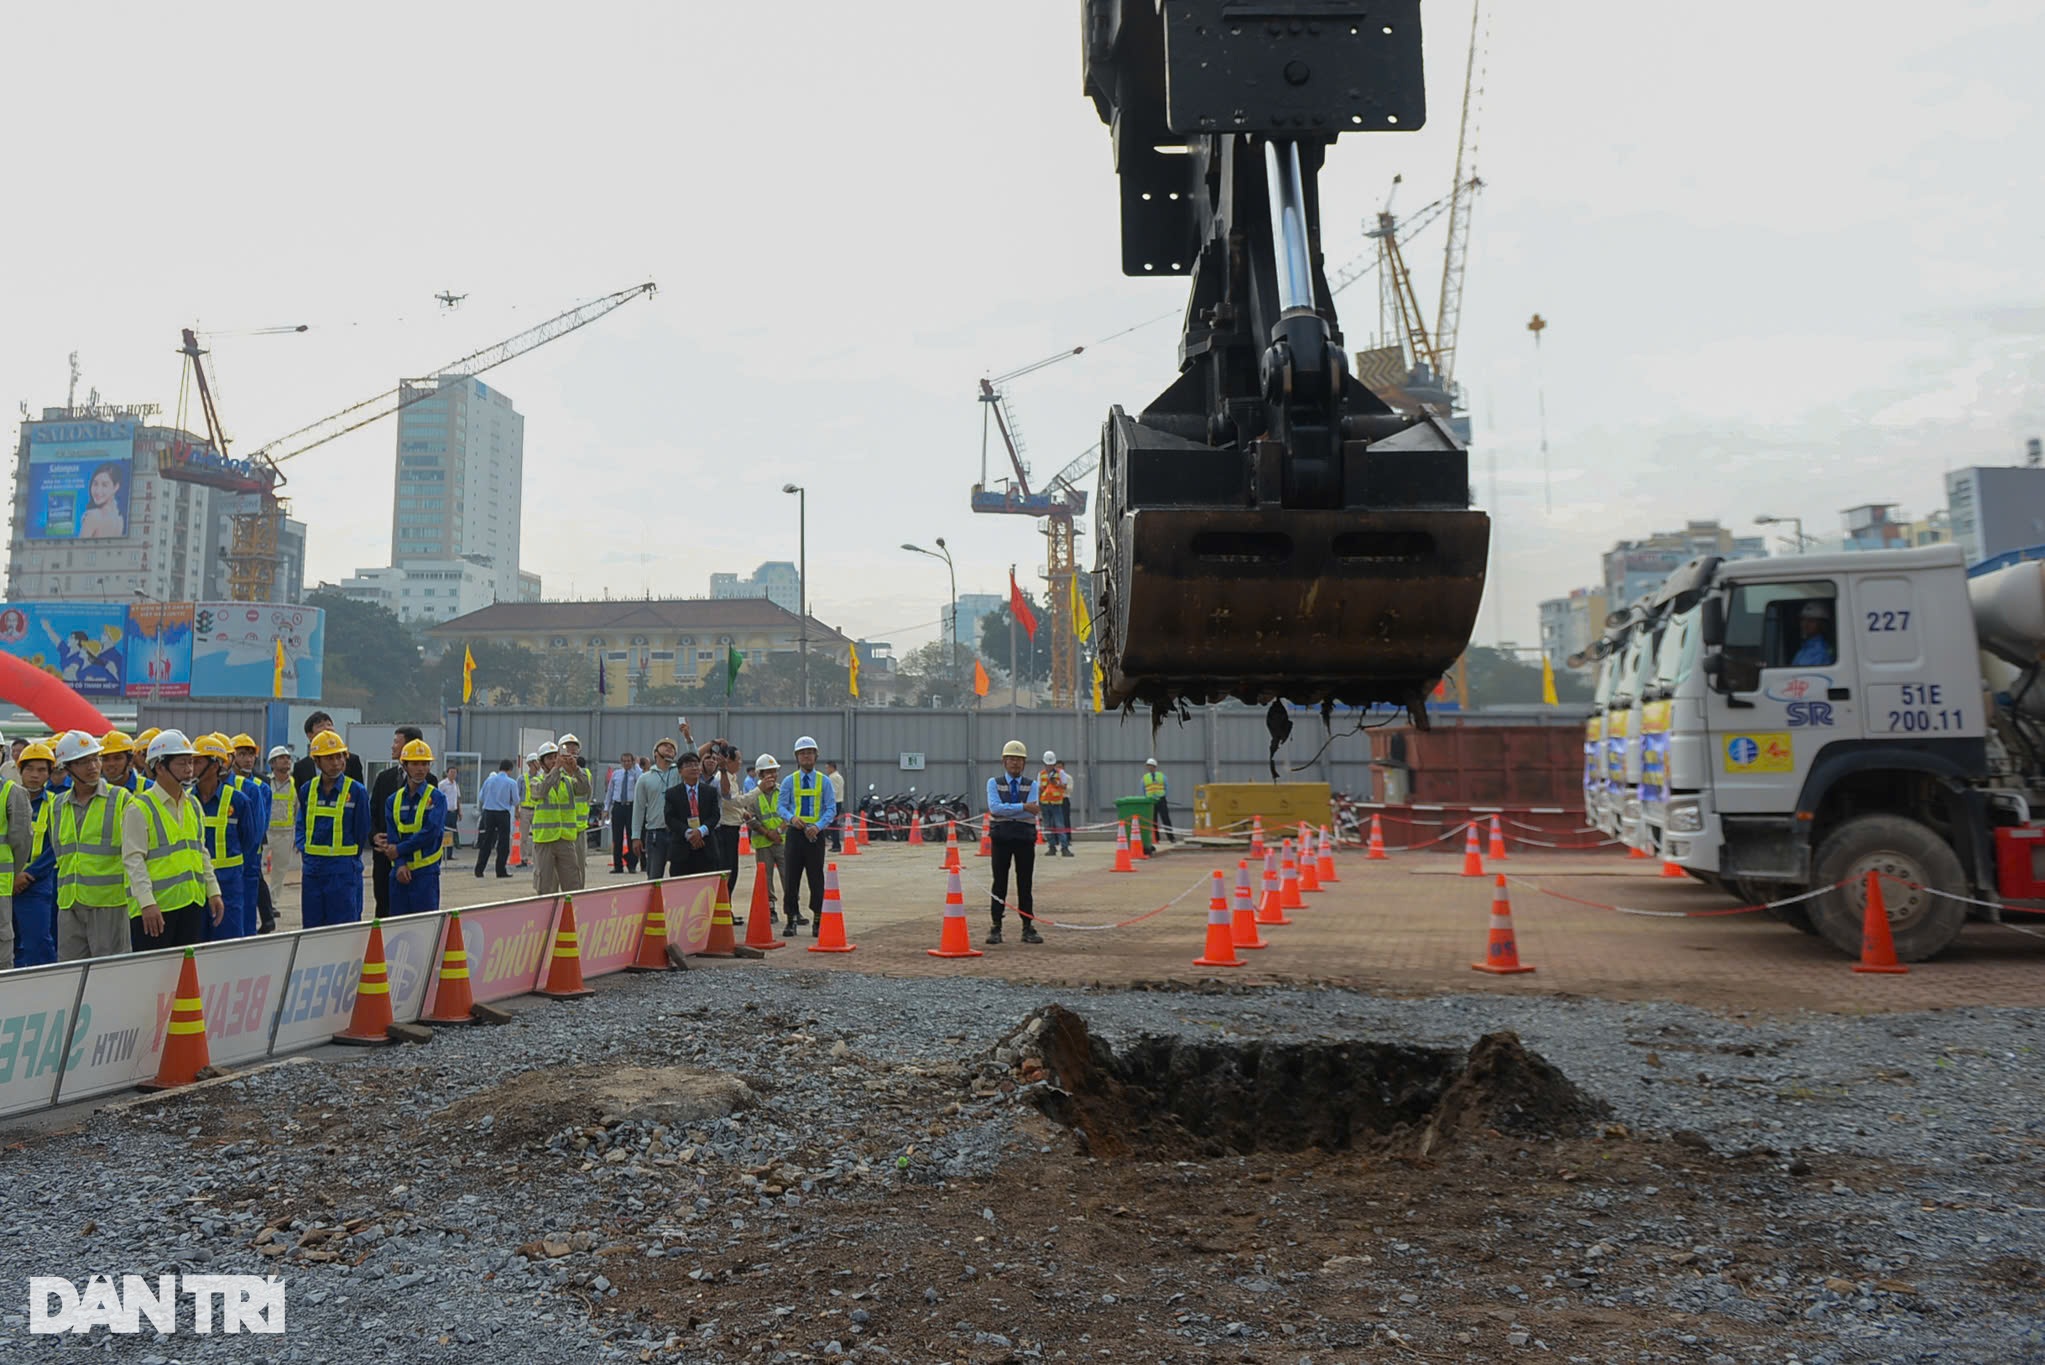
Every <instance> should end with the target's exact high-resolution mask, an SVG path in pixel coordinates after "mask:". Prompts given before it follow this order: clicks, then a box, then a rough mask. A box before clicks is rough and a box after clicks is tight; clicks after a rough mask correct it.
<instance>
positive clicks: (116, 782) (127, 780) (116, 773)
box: [99, 730, 149, 796]
mask: <svg viewBox="0 0 2045 1365" xmlns="http://www.w3.org/2000/svg"><path fill="white" fill-rule="evenodd" d="M99 780H100V781H102V782H104V783H106V784H107V785H108V786H109V787H119V788H120V789H121V790H122V791H124V792H126V793H128V795H130V796H135V795H138V794H139V793H140V792H141V790H142V789H143V788H144V787H146V786H148V785H149V779H148V778H146V777H144V776H143V775H142V770H141V768H140V767H139V766H137V764H136V762H135V741H134V740H132V739H130V738H129V737H128V736H126V735H124V734H122V733H121V732H120V731H119V730H109V731H107V732H106V733H105V734H104V735H101V736H100V740H99Z"/></svg>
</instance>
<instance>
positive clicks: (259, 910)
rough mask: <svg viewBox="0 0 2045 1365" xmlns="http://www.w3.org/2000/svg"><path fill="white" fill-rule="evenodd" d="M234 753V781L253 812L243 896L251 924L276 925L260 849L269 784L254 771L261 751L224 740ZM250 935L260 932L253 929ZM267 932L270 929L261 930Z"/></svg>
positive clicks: (266, 828)
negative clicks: (253, 828)
mask: <svg viewBox="0 0 2045 1365" xmlns="http://www.w3.org/2000/svg"><path fill="white" fill-rule="evenodd" d="M227 743H228V745H229V747H230V748H232V749H233V750H234V780H235V781H237V782H239V783H240V784H241V790H242V795H244V796H246V797H248V799H249V801H250V803H251V804H252V805H253V807H254V809H255V813H256V843H255V847H253V848H251V849H249V850H248V851H247V853H248V861H247V862H246V863H244V864H243V865H242V870H241V871H242V876H243V878H244V879H245V880H246V881H247V882H248V889H247V891H246V892H244V893H243V894H245V895H246V896H247V897H248V901H247V903H248V906H249V908H250V911H251V913H252V914H253V915H254V919H253V920H251V921H250V923H251V924H252V925H269V926H271V928H275V927H276V924H277V910H276V907H274V906H272V905H271V904H270V887H269V883H268V882H266V881H265V880H264V879H263V850H264V848H265V847H266V846H267V845H268V844H269V842H270V784H269V783H268V782H265V781H264V780H263V778H262V775H261V774H259V773H258V772H257V771H256V760H257V759H259V758H261V757H262V753H263V751H262V749H261V748H259V747H258V746H257V744H256V742H255V740H253V739H251V738H250V737H249V736H247V735H236V736H235V737H234V738H233V739H231V740H229V741H227ZM249 932H250V933H257V932H259V930H258V928H255V927H252V928H251V929H250V930H249ZM260 932H264V933H267V932H269V930H260Z"/></svg>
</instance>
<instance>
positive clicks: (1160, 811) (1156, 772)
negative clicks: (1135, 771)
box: [1143, 758, 1179, 844]
mask: <svg viewBox="0 0 2045 1365" xmlns="http://www.w3.org/2000/svg"><path fill="white" fill-rule="evenodd" d="M1143 794H1144V795H1145V796H1147V797H1149V798H1150V799H1151V800H1152V801H1154V802H1156V803H1157V805H1156V810H1157V817H1156V819H1157V828H1158V830H1159V832H1160V833H1162V834H1164V835H1165V837H1167V838H1169V839H1170V840H1171V841H1172V842H1173V843H1175V844H1176V843H1177V842H1179V835H1178V831H1176V830H1174V829H1173V828H1172V808H1171V807H1170V806H1168V805H1166V804H1165V775H1164V770H1163V769H1162V768H1160V767H1158V766H1157V760H1156V759H1154V758H1146V759H1144V760H1143Z"/></svg>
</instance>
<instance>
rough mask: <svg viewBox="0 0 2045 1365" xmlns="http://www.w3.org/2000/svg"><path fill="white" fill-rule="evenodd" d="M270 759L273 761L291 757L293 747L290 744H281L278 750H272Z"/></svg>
mask: <svg viewBox="0 0 2045 1365" xmlns="http://www.w3.org/2000/svg"><path fill="white" fill-rule="evenodd" d="M270 757H271V758H272V759H279V758H289V757H291V746H290V745H289V744H279V745H278V746H277V747H276V748H274V749H272V750H270Z"/></svg>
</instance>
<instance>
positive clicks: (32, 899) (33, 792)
mask: <svg viewBox="0 0 2045 1365" xmlns="http://www.w3.org/2000/svg"><path fill="white" fill-rule="evenodd" d="M55 766H56V763H55V761H54V759H53V758H52V756H51V754H50V746H49V745H47V744H44V743H43V742H41V741H40V740H38V741H36V742H35V743H33V744H27V745H23V746H22V750H21V758H20V760H19V762H18V763H17V764H16V769H17V771H18V773H19V774H20V778H19V785H18V786H17V787H16V791H17V792H18V793H19V794H20V795H21V797H22V800H23V801H24V802H25V803H26V805H27V808H28V827H29V851H28V857H26V858H23V859H17V860H16V862H15V864H14V867H13V869H12V870H13V873H14V876H13V878H12V883H11V884H12V886H13V891H14V914H13V922H14V965H15V966H17V967H41V966H45V965H47V964H49V963H52V962H55V961H56V960H57V855H56V852H55V851H54V850H53V849H52V848H51V847H50V792H49V782H50V770H51V769H52V768H54V767H55ZM13 797H14V793H9V796H8V803H9V805H10V806H11V805H12V803H13ZM14 818H15V817H14V813H13V811H12V810H10V811H9V813H8V817H7V821H8V825H7V828H8V842H9V843H10V844H11V843H12V842H13V837H14V830H15V828H16V827H15V824H14Z"/></svg>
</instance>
